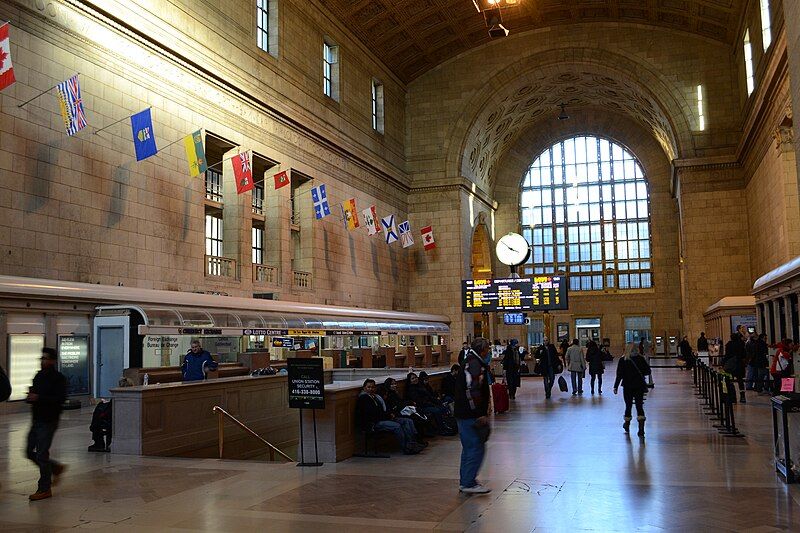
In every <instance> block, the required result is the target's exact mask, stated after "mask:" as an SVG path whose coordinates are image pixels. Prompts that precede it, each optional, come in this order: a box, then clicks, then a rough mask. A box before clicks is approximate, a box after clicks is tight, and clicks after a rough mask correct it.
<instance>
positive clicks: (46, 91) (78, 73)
mask: <svg viewBox="0 0 800 533" xmlns="http://www.w3.org/2000/svg"><path fill="white" fill-rule="evenodd" d="M80 75H81V73H80V72H77V73H75V75H74V76H70V78H73V77H75V76H80ZM67 79H69V78H67ZM59 83H61V82H59ZM59 83H56V84H55V85H53V86H52V87H50V88H49V89H46V90H44V91H42V92H40V93H39V94H37V95H36V96H34V97H33V98H31V99H30V100H27V101H25V102H22V103H21V104H19V105H18V106H17V107H19V108H22V107H25V106H26V105H28V104H30V103H31V102H33V101H34V100H36V99H37V98H39V97H40V96H42V95H43V94H45V93H49V92H50V91H52V90H53V89H55V88H56V87H58V85H59Z"/></svg>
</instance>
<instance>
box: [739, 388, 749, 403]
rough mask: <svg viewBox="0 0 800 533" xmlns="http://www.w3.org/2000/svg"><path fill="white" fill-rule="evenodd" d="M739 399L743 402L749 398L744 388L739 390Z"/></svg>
mask: <svg viewBox="0 0 800 533" xmlns="http://www.w3.org/2000/svg"><path fill="white" fill-rule="evenodd" d="M739 401H740V402H741V403H747V398H746V397H745V395H744V391H743V390H740V391H739Z"/></svg>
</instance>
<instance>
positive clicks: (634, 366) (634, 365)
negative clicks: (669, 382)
mask: <svg viewBox="0 0 800 533" xmlns="http://www.w3.org/2000/svg"><path fill="white" fill-rule="evenodd" d="M630 362H631V364H632V365H633V368H635V369H636V371H637V372H638V373H639V376H640V377H641V378H642V381H644V385H645V387H647V388H648V389H654V388H655V386H656V384H655V383H648V381H647V380H646V379H644V374H642V371H641V370H639V367H638V366H636V362H634V360H633V359H630Z"/></svg>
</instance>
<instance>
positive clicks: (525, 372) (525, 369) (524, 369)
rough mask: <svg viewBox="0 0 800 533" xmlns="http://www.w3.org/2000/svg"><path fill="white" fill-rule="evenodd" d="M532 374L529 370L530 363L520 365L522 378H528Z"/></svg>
mask: <svg viewBox="0 0 800 533" xmlns="http://www.w3.org/2000/svg"><path fill="white" fill-rule="evenodd" d="M530 373H531V371H530V369H529V368H528V363H520V365H519V374H520V375H521V376H527V375H529V374H530Z"/></svg>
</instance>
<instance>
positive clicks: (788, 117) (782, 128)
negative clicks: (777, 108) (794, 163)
mask: <svg viewBox="0 0 800 533" xmlns="http://www.w3.org/2000/svg"><path fill="white" fill-rule="evenodd" d="M772 137H773V138H774V139H775V149H776V150H779V151H780V152H781V153H785V152H791V151H793V150H794V127H793V122H792V108H791V106H790V107H789V109H787V111H786V114H785V115H784V116H783V119H782V120H781V122H780V124H778V127H777V128H775V131H774V132H773V133H772Z"/></svg>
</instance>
